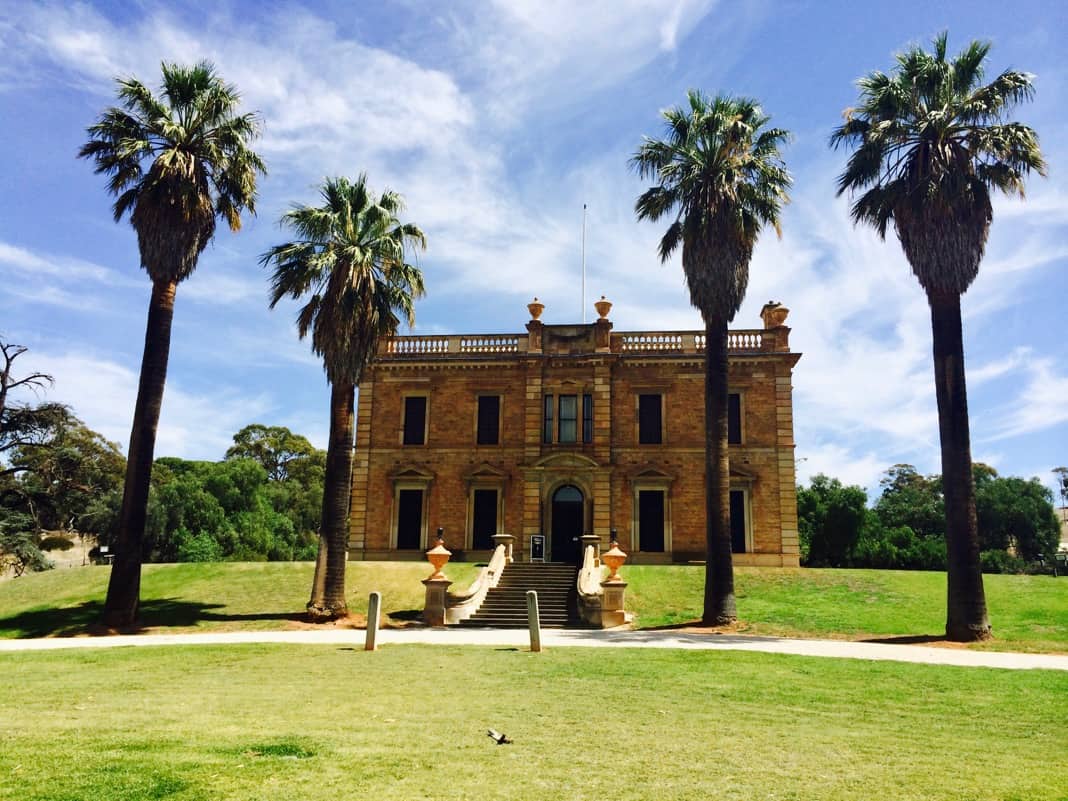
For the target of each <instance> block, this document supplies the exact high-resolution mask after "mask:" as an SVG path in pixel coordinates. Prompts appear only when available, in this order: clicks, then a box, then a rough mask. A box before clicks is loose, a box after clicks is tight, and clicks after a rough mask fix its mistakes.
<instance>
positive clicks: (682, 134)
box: [631, 90, 791, 625]
mask: <svg viewBox="0 0 1068 801" xmlns="http://www.w3.org/2000/svg"><path fill="white" fill-rule="evenodd" d="M687 100H688V102H687V104H686V105H685V106H676V107H674V108H670V109H668V110H666V111H664V112H663V116H664V122H665V127H664V138H663V139H650V138H648V137H646V138H645V141H644V142H643V143H642V145H641V146H640V147H639V148H638V151H637V152H636V153H635V155H634V156H633V158H632V159H631V166H632V167H633V168H634V169H635V170H636V171H637V173H638V174H639V175H640V176H641V177H642V178H651V179H653V180H655V181H656V184H655V185H654V186H652V187H650V188H649V189H648V190H646V191H645V192H644V193H643V194H642V195H641V196H640V197H639V198H638V201H637V203H636V204H635V212H636V213H637V215H638V219H641V220H646V219H648V220H653V221H656V220H660V219H661V218H664V217H667V218H669V219H671V224H670V225H669V226H668V229H667V231H666V232H665V233H664V236H663V238H662V239H661V240H660V249H659V254H660V260H661V261H662V262H666V261H667V260H668V259H670V258H671V256H672V254H673V253H674V252H675V251H676V250H677V249H679V248H680V246H681V248H682V270H683V273H684V275H685V276H686V284H687V287H688V288H689V291H690V302H691V303H692V304H693V305H694V306H695V307H696V308H697V309H698V310H699V311H700V312H701V316H702V318H703V319H704V323H705V512H706V549H707V559H706V567H705V596H704V612H703V620H704V622H705V623H706V624H710V625H718V624H724V623H729V622H731V621H733V620H735V619H737V611H736V608H735V600H734V569H733V563H732V559H731V536H730V466H729V462H728V448H727V324H728V323H729V322H730V321H731V320H733V319H734V315H735V314H737V312H738V309H739V308H740V307H741V305H742V300H743V299H744V298H745V289H746V285H747V284H748V282H749V261H750V259H751V258H752V255H753V248H754V246H755V245H756V242H757V238H758V236H759V234H760V232H761V230H762V229H763V228H764V226H765V225H770V226H772V227H774V228H775V230H776V232H778V231H779V215H780V212H781V209H782V206H783V204H785V203H786V202H787V190H788V189H789V187H790V183H791V178H790V174H789V173H788V172H787V170H786V166H785V164H784V162H783V160H782V156H781V153H780V148H781V147H782V146H783V145H784V144H785V142H786V141H787V139H788V138H789V134H788V132H787V131H785V130H783V129H781V128H773V127H770V126H769V122H770V118H769V117H768V116H767V115H766V114H764V112H763V111H762V109H761V108H760V106H759V105H758V104H757V102H756V101H755V100H751V99H748V98H732V97H728V96H724V95H721V96H718V97H711V98H710V97H706V96H705V95H703V94H702V93H701V92H698V91H695V90H691V91H690V92H689V93H688V95H687Z"/></svg>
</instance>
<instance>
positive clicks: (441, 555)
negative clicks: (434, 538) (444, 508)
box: [426, 529, 452, 580]
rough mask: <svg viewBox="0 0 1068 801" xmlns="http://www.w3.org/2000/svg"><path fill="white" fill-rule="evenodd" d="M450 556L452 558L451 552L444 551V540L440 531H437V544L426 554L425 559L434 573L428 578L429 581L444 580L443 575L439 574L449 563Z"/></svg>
mask: <svg viewBox="0 0 1068 801" xmlns="http://www.w3.org/2000/svg"><path fill="white" fill-rule="evenodd" d="M450 556H452V551H449V550H446V548H445V540H444V538H443V537H442V536H441V529H438V544H437V545H435V546H434V547H433V548H431V549H430V550H429V551H427V552H426V559H427V561H428V562H430V564H431V566H432V567H433V568H434V572H433V573H431V574H430V576H429V579H430V580H436V579H443V578H445V574H444V573H442V572H441V569H442V568H443V567H445V565H447V564H448V563H449V557H450Z"/></svg>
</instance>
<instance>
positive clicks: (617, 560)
mask: <svg viewBox="0 0 1068 801" xmlns="http://www.w3.org/2000/svg"><path fill="white" fill-rule="evenodd" d="M601 561H602V562H604V564H606V565H608V570H609V571H610V572H609V574H608V578H606V579H605V581H621V580H622V579H620V578H619V568H621V567H623V563H624V562H626V561H627V555H626V554H625V553H623V551H621V550H619V543H618V542H615V541H613V542H612V549H611V550H609V551H605V552H604V553H603V554H601Z"/></svg>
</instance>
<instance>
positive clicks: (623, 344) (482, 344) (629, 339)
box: [378, 326, 790, 360]
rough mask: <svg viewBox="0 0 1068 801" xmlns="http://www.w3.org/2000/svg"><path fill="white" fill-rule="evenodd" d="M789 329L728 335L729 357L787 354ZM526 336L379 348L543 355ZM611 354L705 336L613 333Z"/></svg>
mask: <svg viewBox="0 0 1068 801" xmlns="http://www.w3.org/2000/svg"><path fill="white" fill-rule="evenodd" d="M789 332H790V329H789V328H787V327H785V326H780V327H778V328H771V329H758V328H755V329H738V330H732V331H728V333H727V352H728V353H731V354H736V355H747V354H754V355H755V354H760V353H787V352H789V350H790V345H789ZM530 340H531V337H529V336H527V335H525V334H443V335H432V336H397V337H391V338H387V339H384V340H383V341H382V343H381V345H380V346H379V350H378V358H379V359H380V360H394V359H396V360H401V359H409V360H412V359H427V358H439V357H440V358H450V357H451V358H457V357H461V358H462V357H493V356H509V355H518V354H523V353H536V352H540V351H537V350H534V349H533V348H531V347H530ZM609 350H610V352H612V353H618V354H622V355H657V354H698V353H704V350H705V333H704V331H621V332H613V333H612V334H611V344H610V347H609Z"/></svg>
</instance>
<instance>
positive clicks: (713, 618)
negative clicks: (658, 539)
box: [701, 320, 738, 626]
mask: <svg viewBox="0 0 1068 801" xmlns="http://www.w3.org/2000/svg"><path fill="white" fill-rule="evenodd" d="M730 507H731V504H730V462H729V459H728V450H727V321H726V320H710V321H706V322H705V550H706V554H705V607H704V614H703V616H702V618H701V620H702V622H703V623H704V624H705V625H706V626H722V625H725V624H728V623H733V622H734V621H736V620H737V619H738V611H737V608H736V607H735V603H734V564H733V561H732V558H731V508H730Z"/></svg>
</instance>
